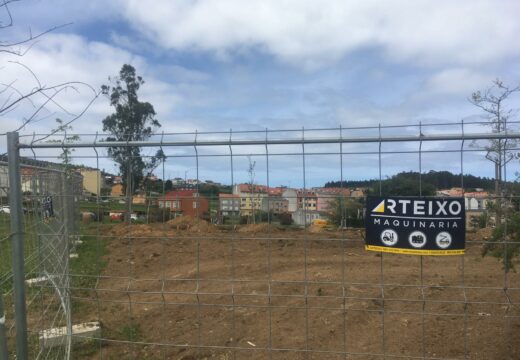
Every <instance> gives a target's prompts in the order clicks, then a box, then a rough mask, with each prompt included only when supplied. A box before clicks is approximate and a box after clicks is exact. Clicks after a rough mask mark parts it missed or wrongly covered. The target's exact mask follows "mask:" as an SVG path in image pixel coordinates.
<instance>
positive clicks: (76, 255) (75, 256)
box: [69, 253, 79, 259]
mask: <svg viewBox="0 0 520 360" xmlns="http://www.w3.org/2000/svg"><path fill="white" fill-rule="evenodd" d="M77 258H79V255H78V254H77V253H72V254H69V259H77Z"/></svg>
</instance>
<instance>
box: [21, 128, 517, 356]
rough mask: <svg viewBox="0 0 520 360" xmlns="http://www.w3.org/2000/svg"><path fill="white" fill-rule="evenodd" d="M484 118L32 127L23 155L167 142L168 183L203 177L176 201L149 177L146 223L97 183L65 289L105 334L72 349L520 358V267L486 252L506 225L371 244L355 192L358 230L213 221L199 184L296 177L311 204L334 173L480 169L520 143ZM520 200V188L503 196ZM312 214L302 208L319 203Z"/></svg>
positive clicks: (510, 241)
mask: <svg viewBox="0 0 520 360" xmlns="http://www.w3.org/2000/svg"><path fill="white" fill-rule="evenodd" d="M480 125H481V124H463V123H461V124H429V125H424V124H417V125H408V126H386V127H385V126H378V127H371V128H369V127H365V128H338V129H299V130H286V131H268V130H266V131H253V132H233V131H229V132H217V133H193V134H191V133H190V134H160V135H157V136H156V137H155V138H153V139H150V140H149V141H146V142H138V143H137V142H136V143H130V142H128V143H126V144H124V143H117V144H108V143H106V142H105V143H103V142H102V141H101V139H102V138H103V136H101V135H97V134H96V135H92V139H90V140H89V134H81V135H80V136H81V138H82V139H83V142H82V143H81V144H62V145H56V144H54V145H53V144H52V143H39V142H38V141H36V140H38V136H36V137H35V138H33V139H31V138H28V139H27V141H26V142H25V145H23V146H21V148H22V152H24V151H27V150H24V149H28V150H29V152H28V153H29V154H30V153H32V152H35V153H36V158H38V159H42V160H52V159H53V158H55V157H56V155H55V154H53V153H52V152H51V150H52V148H53V147H55V148H58V150H59V149H60V148H61V147H67V148H74V149H76V151H77V152H76V153H75V154H74V161H77V162H81V163H83V164H88V166H90V167H91V168H92V169H93V170H95V169H102V168H104V167H105V168H106V167H107V165H106V164H107V161H109V160H108V156H107V155H106V150H105V149H106V147H107V146H109V145H112V146H136V147H137V146H138V147H141V148H142V149H143V157H145V158H146V157H149V156H150V155H151V154H154V153H155V152H156V150H158V149H162V150H163V151H164V153H165V155H166V160H165V161H164V162H162V163H161V164H160V165H159V166H158V167H157V168H156V169H155V174H156V175H157V176H158V177H159V178H160V179H164V180H166V179H172V178H174V177H178V178H181V179H182V178H188V177H187V174H190V178H192V180H193V181H191V185H190V190H191V192H189V193H177V194H176V195H172V196H173V197H168V194H169V189H167V185H166V182H165V181H163V183H162V185H161V189H160V191H157V189H156V188H153V186H152V185H151V184H150V183H147V182H145V183H144V185H143V189H142V190H143V192H144V193H145V194H147V198H148V200H145V203H144V204H137V203H135V204H132V205H131V209H130V211H131V212H133V213H135V214H136V217H137V220H136V221H131V222H128V223H124V222H122V221H121V220H116V219H118V216H117V215H116V213H118V212H121V211H125V210H126V205H127V204H124V202H125V197H124V195H123V196H116V195H114V196H102V195H101V191H100V192H99V193H98V194H96V195H95V196H94V197H91V198H89V199H84V200H83V201H82V204H81V207H82V209H83V210H85V209H88V212H92V213H94V216H91V217H88V216H87V217H85V218H84V220H83V222H82V225H81V231H80V233H81V240H82V241H83V243H82V244H81V245H79V246H78V250H77V253H78V255H79V258H78V259H73V260H71V264H72V266H71V269H72V270H71V278H72V280H71V284H70V286H68V287H67V285H66V284H62V285H63V286H64V288H63V290H64V291H70V294H71V298H72V306H71V314H72V315H71V318H72V323H73V324H79V323H84V322H89V321H99V323H100V324H101V330H100V332H98V333H97V334H95V335H87V336H84V337H83V340H87V341H86V342H78V343H77V344H75V345H74V347H73V358H78V359H80V358H88V359H110V358H116V357H117V358H129V359H185V360H187V359H205V358H208V359H209V358H218V359H243V358H248V359H251V358H252V359H394V358H402V359H515V358H518V357H519V356H520V347H519V345H518V344H519V343H520V338H519V335H518V334H519V332H518V331H517V330H518V328H519V326H520V316H519V315H520V314H519V307H518V297H519V295H520V278H519V275H518V274H517V273H515V272H512V271H510V272H507V271H505V270H504V268H503V267H502V263H501V262H500V261H497V260H496V259H495V258H493V257H490V256H486V257H482V256H481V250H482V247H483V245H485V244H489V243H490V242H491V243H493V242H496V243H498V244H499V245H502V246H503V247H504V254H505V255H506V256H508V255H507V254H509V253H508V247H509V246H515V245H517V244H518V242H517V241H516V240H515V239H514V238H512V237H508V236H509V235H508V234H507V232H506V233H505V234H504V239H506V240H507V241H503V240H496V241H495V240H492V238H491V234H490V232H491V231H492V230H491V229H490V228H487V229H484V230H478V231H475V232H469V233H468V234H467V241H466V244H467V246H466V247H467V249H466V255H464V256H448V257H427V256H406V255H397V254H382V253H372V252H366V251H365V250H364V247H363V231H362V229H358V228H353V227H352V226H351V225H353V224H354V222H355V221H354V220H355V217H354V216H351V215H349V211H350V210H349V207H348V204H349V201H357V198H356V197H355V196H352V195H351V196H348V197H347V196H342V197H340V204H341V207H342V209H341V214H342V216H343V219H342V221H341V223H342V224H345V225H346V226H342V227H340V228H339V229H338V228H336V229H332V230H330V231H328V230H319V229H315V228H314V227H312V226H311V227H302V228H297V227H296V226H282V225H279V224H278V223H275V220H276V219H272V218H271V216H273V215H271V214H267V219H265V218H264V219H262V218H261V217H259V218H255V217H254V216H253V217H251V216H246V217H245V219H244V222H245V224H241V220H240V219H239V218H236V217H235V218H230V219H228V221H227V222H224V224H218V225H214V224H212V222H214V221H215V217H214V216H213V215H212V214H213V212H212V211H213V210H215V211H218V207H216V206H218V205H215V204H218V198H217V197H211V196H207V195H204V194H203V191H205V190H204V186H205V185H203V184H202V182H201V181H202V180H203V179H204V180H208V179H216V178H217V177H219V176H221V174H222V173H224V174H225V176H224V178H227V180H226V179H223V180H220V181H219V182H221V183H222V184H223V186H222V187H221V188H224V187H226V186H227V187H228V189H229V190H230V189H231V188H233V187H234V186H235V185H238V184H246V185H247V184H248V183H250V184H253V186H261V185H265V186H267V187H275V186H280V185H287V186H288V187H289V188H294V189H297V190H299V192H300V194H303V195H301V196H303V199H302V200H303V201H302V203H303V204H305V203H307V202H306V201H307V200H309V201H310V198H311V196H312V190H313V189H312V188H313V187H314V186H317V185H318V184H323V183H324V182H325V181H328V180H340V181H343V180H347V179H363V178H366V177H367V176H366V175H365V174H374V173H375V174H376V175H375V176H373V177H375V178H377V177H378V182H376V186H375V189H376V191H379V192H380V193H383V190H384V189H383V185H384V179H385V176H390V175H392V174H395V173H397V172H399V171H418V172H419V173H424V172H427V171H430V170H450V171H451V172H453V173H456V174H457V173H460V174H461V175H462V174H464V172H466V171H467V169H468V168H470V167H471V166H473V169H471V172H472V173H475V175H479V171H478V170H479V169H478V166H490V165H489V163H486V162H485V161H484V160H481V162H480V163H479V164H480V165H478V166H477V167H476V168H475V166H474V165H472V164H475V161H477V160H478V159H482V158H483V157H484V154H485V143H486V142H487V141H489V140H490V139H498V138H500V139H502V140H506V139H507V140H509V141H510V142H511V143H512V142H514V140H516V139H518V138H519V136H518V134H517V133H515V132H510V133H508V134H493V133H485V132H484V133H482V132H481V130H482V129H481V127H479V126H480ZM42 136H44V135H42ZM34 139H36V140H34ZM507 150H508V151H518V149H517V148H516V147H509V148H508V149H507ZM504 151H505V150H504ZM128 161H129V162H130V161H132V159H128ZM251 167H253V168H254V169H253V170H254V171H249V170H250V169H251ZM517 168H518V166H517V164H516V163H514V162H511V163H509V164H504V166H503V168H502V170H501V171H503V172H504V177H503V179H504V180H505V181H511V180H513V179H514V178H513V177H512V176H511V174H513V173H514V172H515V171H517ZM116 171H117V170H116ZM175 174H177V175H175ZM508 174H509V175H508ZM508 176H509V177H508ZM193 178H194V179H193ZM463 179H464V178H463V177H462V176H461V177H460V188H462V189H465V184H464V182H463ZM324 180H325V181H324ZM289 181H290V183H289ZM377 183H378V185H377ZM417 183H418V185H419V190H418V192H417V194H416V195H421V194H422V195H424V191H425V190H424V184H423V181H422V176H421V175H419V177H418V179H417ZM340 184H341V185H340V186H341V187H344V186H345V185H344V184H343V183H340ZM506 184H511V183H508V182H506ZM102 185H103V184H99V187H102ZM350 190H353V191H352V194H354V193H355V189H350ZM376 193H377V192H376ZM195 194H197V195H195ZM363 195H364V194H361V196H363ZM248 196H249V202H250V203H253V204H254V201H253V200H252V197H253V196H252V195H248V194H247V191H246V193H245V195H243V196H242V197H244V198H245V203H248V199H247V198H248ZM287 198H288V200H289V201H291V200H294V199H296V200H297V199H298V195H287ZM516 198H517V194H516V193H513V192H511V191H510V192H504V193H502V194H495V195H494V196H493V195H492V196H490V200H491V201H494V200H496V199H503V201H504V202H505V201H512V200H513V199H516ZM204 199H207V203H208V204H207V210H206V205H204V204H203V203H204V202H205V200H204ZM167 201H169V202H170V204H169V207H167V206H166V202H167ZM183 201H187V202H189V203H191V207H192V210H194V214H193V217H194V219H189V218H187V217H186V216H185V215H184V216H179V218H174V217H175V216H177V215H180V213H181V211H172V206H173V203H174V202H175V204H176V205H175V206H180V207H181V206H182V205H178V202H183ZM241 201H242V198H241ZM120 202H121V203H120ZM132 202H133V203H134V202H137V201H134V200H133V201H132ZM159 202H162V203H163V209H162V210H161V208H160V207H159V206H158V205H156V204H157V203H159ZM254 206H255V205H253V213H254V210H255V209H254ZM165 207H166V208H168V209H169V210H168V211H165V209H164V208H165ZM301 210H302V212H303V218H307V215H311V213H312V210H311V209H310V208H307V207H303V208H302V209H301ZM111 213H112V215H110V214H111ZM140 214H142V215H143V217H142V218H140ZM111 217H112V218H113V219H111ZM197 217H202V219H201V220H196V219H195V218H197ZM203 220H204V221H203ZM495 220H496V219H495ZM498 222H500V220H498ZM248 223H249V224H248ZM75 262H76V263H77V264H81V265H82V267H75V266H74V263H75ZM87 263H88V266H89V269H86V268H85V267H86V266H87ZM29 316H30V315H29ZM32 329H34V327H33V328H32ZM38 330H39V328H38ZM31 331H33V332H35V331H34V330H31Z"/></svg>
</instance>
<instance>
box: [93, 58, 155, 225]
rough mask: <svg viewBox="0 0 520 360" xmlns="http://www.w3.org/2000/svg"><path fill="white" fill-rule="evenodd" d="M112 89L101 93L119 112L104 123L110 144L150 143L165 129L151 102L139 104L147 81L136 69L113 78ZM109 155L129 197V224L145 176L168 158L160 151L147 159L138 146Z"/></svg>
mask: <svg viewBox="0 0 520 360" xmlns="http://www.w3.org/2000/svg"><path fill="white" fill-rule="evenodd" d="M109 81H110V83H111V85H103V86H102V87H101V90H102V92H103V93H104V94H106V95H109V97H110V105H111V106H112V107H113V108H114V110H115V112H114V113H113V114H111V115H109V116H107V117H106V118H105V119H104V120H103V131H107V132H109V133H110V134H111V136H109V137H107V138H106V141H120V142H128V141H142V140H146V139H149V138H150V136H151V135H152V134H153V132H154V130H156V129H157V128H158V127H160V126H161V124H160V123H159V121H158V120H157V119H156V118H155V110H154V108H153V106H152V104H150V103H149V102H142V101H139V97H138V95H137V92H138V91H139V89H140V87H141V85H143V84H144V80H143V78H142V77H141V76H138V75H137V74H136V71H135V69H134V67H133V66H132V65H128V64H125V65H123V67H122V68H121V71H120V72H119V76H117V77H115V78H109ZM108 155H109V156H110V157H111V158H112V159H113V160H114V161H115V162H116V163H117V164H119V171H120V173H121V176H122V179H123V190H124V191H125V194H126V203H127V214H126V218H127V221H129V219H130V212H131V204H132V195H133V194H134V192H135V190H136V188H137V187H138V186H139V184H140V183H141V181H142V180H143V177H144V173H145V172H146V173H149V172H151V170H152V169H154V168H155V167H156V166H157V165H158V163H159V162H160V161H161V160H164V154H163V153H162V151H161V150H159V151H158V152H157V153H156V155H155V156H151V157H148V158H146V159H143V157H142V156H141V148H140V147H137V146H113V147H109V148H108Z"/></svg>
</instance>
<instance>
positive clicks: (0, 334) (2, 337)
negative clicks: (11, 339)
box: [0, 290, 9, 360]
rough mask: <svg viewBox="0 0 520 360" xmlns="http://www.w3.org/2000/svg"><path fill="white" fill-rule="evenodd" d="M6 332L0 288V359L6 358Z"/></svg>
mask: <svg viewBox="0 0 520 360" xmlns="http://www.w3.org/2000/svg"><path fill="white" fill-rule="evenodd" d="M8 357H9V354H8V352H7V334H6V331H5V311H4V294H2V293H1V290H0V360H8Z"/></svg>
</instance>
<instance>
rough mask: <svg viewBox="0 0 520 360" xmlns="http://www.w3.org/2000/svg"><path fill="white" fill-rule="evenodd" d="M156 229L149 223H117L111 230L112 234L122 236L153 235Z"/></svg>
mask: <svg viewBox="0 0 520 360" xmlns="http://www.w3.org/2000/svg"><path fill="white" fill-rule="evenodd" d="M154 231H156V229H155V228H154V227H153V226H152V225H148V224H131V225H127V224H117V225H115V226H113V227H112V229H111V230H110V235H115V236H122V235H132V236H145V235H151V234H152V233H153V232H154Z"/></svg>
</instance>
